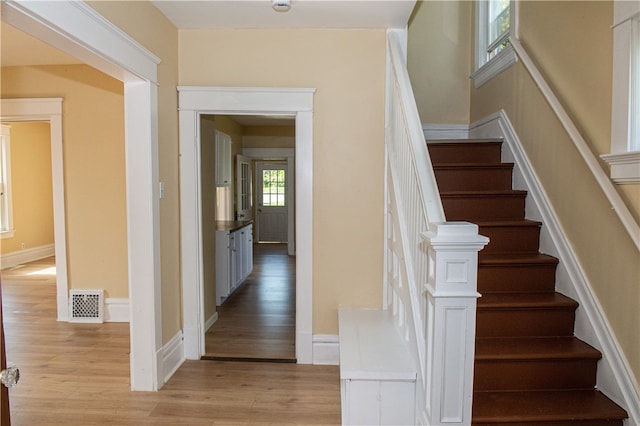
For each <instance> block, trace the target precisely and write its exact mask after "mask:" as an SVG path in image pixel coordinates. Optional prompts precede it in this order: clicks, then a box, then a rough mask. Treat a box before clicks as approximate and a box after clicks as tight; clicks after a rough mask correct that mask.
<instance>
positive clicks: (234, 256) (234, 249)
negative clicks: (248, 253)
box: [229, 232, 238, 291]
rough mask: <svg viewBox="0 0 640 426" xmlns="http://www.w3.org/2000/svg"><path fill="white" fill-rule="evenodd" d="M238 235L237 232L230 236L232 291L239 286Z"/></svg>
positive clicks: (230, 279) (230, 284) (230, 283)
mask: <svg viewBox="0 0 640 426" xmlns="http://www.w3.org/2000/svg"><path fill="white" fill-rule="evenodd" d="M236 234H237V232H232V233H231V234H229V241H230V249H229V271H230V274H229V286H230V287H231V291H233V290H235V289H236V287H237V286H238V237H237V235H236Z"/></svg>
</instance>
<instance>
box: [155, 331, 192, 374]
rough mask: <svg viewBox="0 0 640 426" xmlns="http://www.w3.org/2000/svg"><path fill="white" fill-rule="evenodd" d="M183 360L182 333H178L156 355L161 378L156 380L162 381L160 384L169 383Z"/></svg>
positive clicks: (184, 358)
mask: <svg viewBox="0 0 640 426" xmlns="http://www.w3.org/2000/svg"><path fill="white" fill-rule="evenodd" d="M185 360H186V357H185V355H184V338H183V336H182V331H179V332H178V333H177V334H176V335H175V336H173V338H172V339H171V340H169V341H168V342H167V343H166V344H165V345H164V346H162V348H160V350H159V351H158V353H157V361H158V363H159V365H160V366H161V367H160V369H159V370H160V374H161V376H160V377H159V378H158V379H161V380H163V381H162V384H165V383H167V382H168V381H169V379H170V378H171V376H173V374H174V373H175V372H176V371H177V370H178V368H180V366H181V365H182V363H184V361H185Z"/></svg>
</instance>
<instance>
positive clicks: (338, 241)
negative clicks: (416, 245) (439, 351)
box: [180, 30, 385, 334]
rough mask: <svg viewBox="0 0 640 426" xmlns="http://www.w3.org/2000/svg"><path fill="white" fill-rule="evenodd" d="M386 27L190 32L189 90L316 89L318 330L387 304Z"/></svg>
mask: <svg viewBox="0 0 640 426" xmlns="http://www.w3.org/2000/svg"><path fill="white" fill-rule="evenodd" d="M384 70H385V31H384V30H184V31H180V84H181V85H195V86H258V87H264V86H267V87H269V86H275V87H312V88H316V89H318V90H317V92H316V94H315V97H314V108H315V111H314V149H313V155H314V165H313V166H314V188H313V191H314V194H313V195H314V197H313V206H314V209H313V217H314V221H313V237H314V242H313V270H314V275H313V285H314V289H313V300H314V303H313V310H314V325H313V332H314V333H316V334H317V333H320V334H325V333H327V334H335V333H337V331H338V328H337V308H338V306H340V305H360V306H380V303H381V293H382V290H381V289H382V252H383V250H382V243H383V233H382V230H383V226H382V208H383V192H382V191H383V168H384V163H383V154H384V148H383V147H384V87H385V80H384Z"/></svg>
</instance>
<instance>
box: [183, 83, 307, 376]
mask: <svg viewBox="0 0 640 426" xmlns="http://www.w3.org/2000/svg"><path fill="white" fill-rule="evenodd" d="M178 92H179V97H178V103H179V115H180V129H181V130H180V154H181V156H180V185H181V186H180V193H181V206H180V207H181V212H182V215H181V238H182V241H181V246H182V283H183V287H182V288H183V313H184V322H183V323H184V344H185V355H186V357H187V358H188V359H200V358H201V357H202V356H203V355H204V354H205V342H204V334H205V333H204V331H205V312H204V303H205V300H204V281H203V269H204V265H203V241H202V228H203V223H206V221H204V219H203V217H202V209H201V206H200V200H201V199H202V197H201V194H202V191H203V188H202V187H201V182H200V176H201V158H200V156H201V146H200V134H201V130H202V129H201V128H200V127H201V120H200V117H201V116H203V115H211V114H213V115H215V114H223V115H224V114H242V115H260V116H265V115H266V116H268V115H289V116H292V117H295V164H294V162H293V160H292V161H290V162H289V165H288V167H289V170H290V172H289V173H290V174H292V173H295V188H294V192H295V197H294V199H295V218H296V220H295V232H294V231H293V230H292V229H291V228H293V225H291V222H292V221H289V223H290V225H289V226H290V227H291V228H290V229H289V231H290V232H289V233H288V238H289V242H288V244H287V248H288V250H291V249H292V248H293V249H294V250H295V251H294V252H295V253H296V265H295V270H296V272H295V276H296V285H295V287H296V293H295V298H296V307H297V309H296V313H295V335H296V338H295V342H296V343H295V348H296V360H297V362H298V363H305V364H311V363H312V362H313V350H312V344H313V342H312V318H313V309H312V306H313V305H312V299H313V297H312V293H313V292H312V288H313V287H312V276H313V273H312V245H313V244H312V243H313V222H312V216H313V214H312V207H313V203H312V200H313V198H312V196H313V94H314V92H315V89H297V88H296V89H292V88H229V87H188V86H181V87H178ZM261 149H262V148H252V150H253V154H254V155H255V157H262V158H269V156H268V155H266V154H265V155H264V156H262V155H260V154H259V153H260V150H261ZM247 151H248V150H243V154H244V155H245V156H250V157H253V155H251V153H248V152H247ZM292 151H293V150H292ZM284 157H288V155H284ZM294 170H295V172H294ZM194 171H195V173H194ZM290 208H291V207H290ZM292 240H293V241H292ZM292 243H293V244H292Z"/></svg>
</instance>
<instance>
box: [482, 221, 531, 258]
mask: <svg viewBox="0 0 640 426" xmlns="http://www.w3.org/2000/svg"><path fill="white" fill-rule="evenodd" d="M479 234H480V235H484V236H485V237H489V244H488V245H487V246H485V248H484V250H482V253H483V254H487V253H537V252H538V249H539V242H540V227H537V226H497V227H493V226H481V227H480V228H479Z"/></svg>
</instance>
